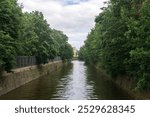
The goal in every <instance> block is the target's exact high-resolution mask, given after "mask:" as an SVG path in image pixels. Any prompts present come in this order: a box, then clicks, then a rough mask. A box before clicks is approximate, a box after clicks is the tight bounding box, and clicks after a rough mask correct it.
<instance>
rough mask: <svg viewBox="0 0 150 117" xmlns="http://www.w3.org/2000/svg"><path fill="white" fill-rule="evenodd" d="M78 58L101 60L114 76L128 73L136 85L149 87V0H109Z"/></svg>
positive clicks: (90, 60)
mask: <svg viewBox="0 0 150 117" xmlns="http://www.w3.org/2000/svg"><path fill="white" fill-rule="evenodd" d="M95 22H96V24H95V27H94V29H92V30H91V32H90V33H89V34H88V36H87V40H86V41H85V45H84V46H83V47H82V48H81V49H80V52H79V58H80V59H83V60H85V61H86V62H87V63H92V64H98V65H99V67H101V68H103V69H105V70H106V72H107V73H109V74H110V75H111V76H112V77H118V76H129V77H130V79H133V80H134V81H136V82H137V85H136V89H139V90H148V91H149V90H150V1H149V0H110V1H109V2H108V3H107V7H104V8H102V12H101V13H100V14H99V15H98V16H97V17H96V19H95Z"/></svg>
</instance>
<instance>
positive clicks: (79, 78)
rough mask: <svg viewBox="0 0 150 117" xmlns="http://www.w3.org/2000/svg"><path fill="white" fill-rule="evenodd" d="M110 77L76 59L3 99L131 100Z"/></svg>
mask: <svg viewBox="0 0 150 117" xmlns="http://www.w3.org/2000/svg"><path fill="white" fill-rule="evenodd" d="M105 79H107V78H106V76H105V75H104V74H103V73H101V72H99V71H97V70H96V69H95V68H93V67H91V66H85V65H84V62H81V61H72V63H70V64H68V65H64V66H63V68H62V69H61V70H59V71H56V73H55V74H51V75H47V76H45V77H42V78H39V79H37V80H34V81H32V82H30V83H28V84H26V85H24V86H22V87H19V88H17V89H15V90H13V91H11V92H10V93H8V94H6V95H3V96H1V97H0V99H45V100H49V99H61V100H62V99H64V100H84V99H131V97H130V96H129V95H128V94H127V93H126V92H124V91H122V90H121V89H119V88H118V87H116V85H114V84H113V83H112V82H111V81H108V80H105Z"/></svg>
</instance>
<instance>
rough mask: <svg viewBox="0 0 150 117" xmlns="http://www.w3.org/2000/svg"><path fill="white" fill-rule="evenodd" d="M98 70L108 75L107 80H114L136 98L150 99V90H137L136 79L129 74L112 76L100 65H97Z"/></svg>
mask: <svg viewBox="0 0 150 117" xmlns="http://www.w3.org/2000/svg"><path fill="white" fill-rule="evenodd" d="M95 67H96V69H97V70H99V71H101V72H103V73H104V74H105V75H106V76H107V79H106V80H111V81H112V82H114V83H115V84H116V85H117V86H118V87H120V88H121V89H123V90H124V91H126V92H127V93H128V94H129V95H131V96H132V97H133V98H134V99H137V100H147V99H150V92H148V91H139V90H136V89H135V87H136V84H137V83H136V81H135V80H131V78H129V77H127V76H119V77H116V78H111V76H109V75H108V74H107V73H106V72H105V71H104V70H102V69H101V68H100V67H99V66H95Z"/></svg>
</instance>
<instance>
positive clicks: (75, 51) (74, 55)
mask: <svg viewBox="0 0 150 117" xmlns="http://www.w3.org/2000/svg"><path fill="white" fill-rule="evenodd" d="M73 57H75V58H76V57H78V50H77V49H76V48H75V47H73Z"/></svg>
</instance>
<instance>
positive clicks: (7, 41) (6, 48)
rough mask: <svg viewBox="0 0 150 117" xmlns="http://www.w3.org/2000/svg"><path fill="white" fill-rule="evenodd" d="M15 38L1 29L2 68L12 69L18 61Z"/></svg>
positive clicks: (0, 59) (0, 58) (0, 56)
mask: <svg viewBox="0 0 150 117" xmlns="http://www.w3.org/2000/svg"><path fill="white" fill-rule="evenodd" d="M13 42H14V39H13V38H11V37H10V36H9V35H8V34H5V32H3V31H0V68H1V69H3V70H6V71H8V72H9V71H10V70H11V69H12V68H13V66H14V65H15V62H16V52H15V48H14V47H13V46H14V43H13Z"/></svg>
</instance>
